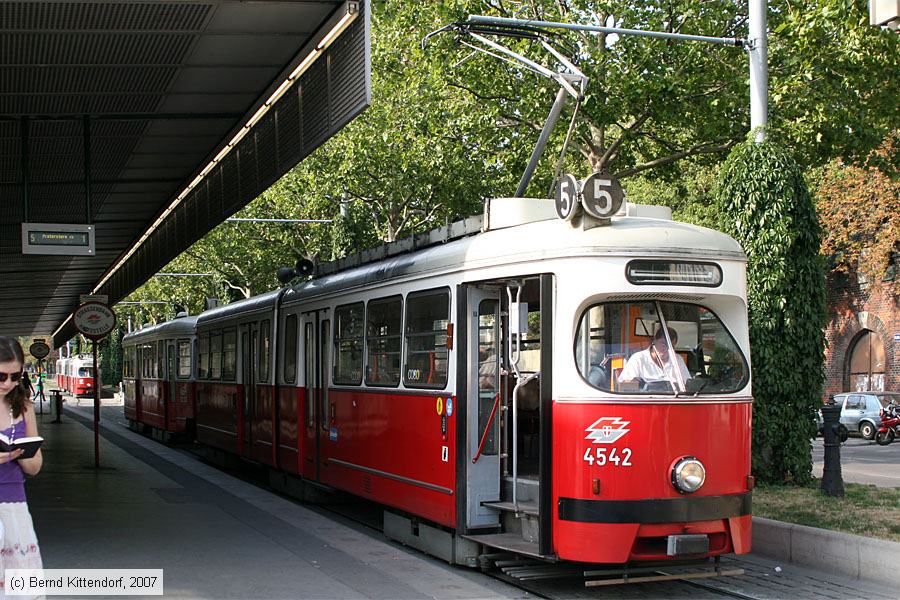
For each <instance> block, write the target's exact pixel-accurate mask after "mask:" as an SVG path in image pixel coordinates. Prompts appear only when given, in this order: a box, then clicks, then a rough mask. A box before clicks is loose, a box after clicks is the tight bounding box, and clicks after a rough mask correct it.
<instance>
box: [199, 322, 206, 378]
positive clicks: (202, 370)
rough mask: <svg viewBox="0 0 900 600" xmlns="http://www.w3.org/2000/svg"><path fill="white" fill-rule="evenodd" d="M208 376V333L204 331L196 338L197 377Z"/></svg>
mask: <svg viewBox="0 0 900 600" xmlns="http://www.w3.org/2000/svg"><path fill="white" fill-rule="evenodd" d="M208 377H209V334H208V333H204V334H203V335H201V336H200V337H199V338H197V378H198V379H207V378H208Z"/></svg>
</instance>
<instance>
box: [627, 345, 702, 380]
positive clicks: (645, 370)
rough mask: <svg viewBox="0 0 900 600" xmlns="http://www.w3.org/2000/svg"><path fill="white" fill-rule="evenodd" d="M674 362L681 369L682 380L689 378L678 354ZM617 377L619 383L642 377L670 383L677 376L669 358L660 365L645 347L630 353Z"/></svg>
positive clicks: (689, 375)
mask: <svg viewBox="0 0 900 600" xmlns="http://www.w3.org/2000/svg"><path fill="white" fill-rule="evenodd" d="M675 364H677V365H678V368H679V370H680V371H681V378H682V381H687V380H688V379H690V378H691V374H690V372H689V371H688V368H687V365H685V364H684V360H683V359H682V358H681V356H679V355H678V354H676V355H675ZM617 379H618V380H619V383H622V382H624V381H631V380H633V379H643V380H644V381H646V382H656V381H671V382H672V383H676V382H677V381H678V376H677V375H676V374H675V366H674V365H673V364H672V361H671V360H670V361H666V362H665V363H663V366H662V367H660V366H659V365H658V364H656V361H654V360H653V357H652V356H650V348H647V349H646V350H641V351H640V352H635V353H634V354H632V355H631V358H629V359H628V362H626V363H625V368H624V369H622V372H621V373H619V377H618V378H617Z"/></svg>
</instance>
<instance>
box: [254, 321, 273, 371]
mask: <svg viewBox="0 0 900 600" xmlns="http://www.w3.org/2000/svg"><path fill="white" fill-rule="evenodd" d="M271 340H272V326H271V324H270V323H269V321H263V322H262V325H260V326H259V354H258V355H257V356H259V369H257V371H256V372H257V373H259V381H260V383H265V382H267V381H269V363H270V362H271V361H272V354H271V352H272V347H271Z"/></svg>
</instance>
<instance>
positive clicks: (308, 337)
mask: <svg viewBox="0 0 900 600" xmlns="http://www.w3.org/2000/svg"><path fill="white" fill-rule="evenodd" d="M330 349H331V320H330V319H329V318H328V309H324V310H319V311H313V312H309V313H306V314H305V315H304V323H303V365H304V379H303V380H304V382H305V383H304V397H305V406H304V423H305V427H304V433H303V456H304V458H303V476H304V477H306V478H308V479H313V480H316V481H320V480H321V479H322V465H323V462H324V460H325V458H326V457H325V456H324V455H323V452H322V451H323V450H324V447H325V444H327V443H328V435H329V432H330V425H331V423H330V422H329V415H331V414H332V413H331V412H330V411H332V410H333V407H331V405H330V404H329V395H328V382H329V380H330V378H329V377H328V373H329V369H330V365H331V352H330Z"/></svg>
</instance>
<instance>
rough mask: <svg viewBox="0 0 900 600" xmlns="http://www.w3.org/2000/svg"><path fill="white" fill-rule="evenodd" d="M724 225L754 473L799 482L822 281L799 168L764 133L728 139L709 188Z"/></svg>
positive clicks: (815, 369)
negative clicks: (732, 243) (737, 246)
mask: <svg viewBox="0 0 900 600" xmlns="http://www.w3.org/2000/svg"><path fill="white" fill-rule="evenodd" d="M717 199H718V202H719V203H720V205H721V211H722V214H723V216H724V217H725V223H726V230H727V231H728V233H730V234H731V235H732V236H733V237H734V238H735V239H737V240H738V241H739V242H740V243H741V245H742V246H743V248H744V251H745V252H746V253H747V258H748V265H747V300H748V310H749V316H750V348H751V354H752V364H753V396H754V407H753V419H754V423H753V472H754V473H755V474H756V475H757V476H758V477H760V478H762V479H763V480H767V481H780V482H798V483H799V482H804V481H807V480H809V478H810V472H811V469H812V464H811V459H810V438H811V437H812V436H813V434H814V432H815V425H814V411H815V408H816V406H818V405H821V392H822V384H823V381H824V372H823V369H822V364H823V356H824V337H823V332H822V329H823V327H824V324H825V287H824V272H823V267H822V261H821V258H820V256H819V246H820V243H821V236H820V228H819V223H818V219H817V217H816V212H815V206H814V205H813V201H812V197H811V195H810V193H809V190H808V189H807V187H806V183H805V180H804V177H803V172H802V170H801V169H800V167H799V165H798V164H797V163H796V161H795V160H794V159H793V157H792V156H791V155H790V153H789V152H788V150H787V149H786V147H785V146H784V145H783V144H782V143H780V142H778V141H773V140H772V139H771V137H770V139H769V140H768V141H766V142H764V143H762V144H755V143H753V142H752V141H749V140H748V141H747V142H744V143H742V144H741V145H739V146H737V147H736V148H735V149H734V150H733V151H732V152H731V154H730V155H729V157H728V159H727V160H726V161H725V164H724V165H723V167H722V173H721V183H720V186H719V189H718V193H717Z"/></svg>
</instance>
